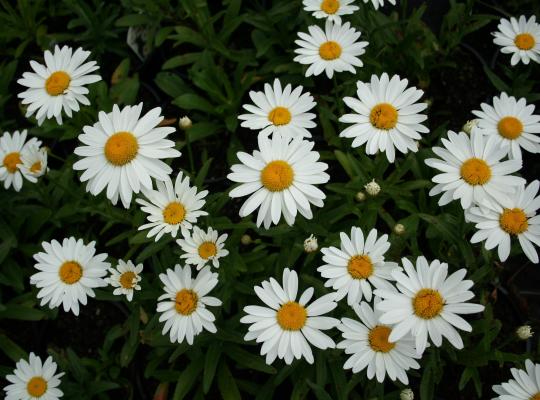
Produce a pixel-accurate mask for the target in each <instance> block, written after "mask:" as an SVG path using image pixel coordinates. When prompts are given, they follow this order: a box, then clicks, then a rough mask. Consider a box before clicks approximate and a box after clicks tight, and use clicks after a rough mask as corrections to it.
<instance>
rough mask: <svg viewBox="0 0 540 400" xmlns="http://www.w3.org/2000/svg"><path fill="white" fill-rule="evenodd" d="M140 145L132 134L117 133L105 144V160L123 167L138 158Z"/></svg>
mask: <svg viewBox="0 0 540 400" xmlns="http://www.w3.org/2000/svg"><path fill="white" fill-rule="evenodd" d="M138 151H139V143H138V142H137V138H136V137H135V136H134V135H133V133H131V132H116V133H115V134H113V135H111V136H110V137H109V139H107V142H106V143H105V158H106V159H107V160H108V161H109V162H110V163H111V164H113V165H116V166H119V167H121V166H122V165H125V164H127V163H128V162H130V161H131V160H133V159H134V158H135V157H136V156H137V152H138Z"/></svg>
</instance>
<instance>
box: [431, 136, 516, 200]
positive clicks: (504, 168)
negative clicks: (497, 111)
mask: <svg viewBox="0 0 540 400" xmlns="http://www.w3.org/2000/svg"><path fill="white" fill-rule="evenodd" d="M442 143H443V146H444V147H445V148H442V147H433V149H432V150H433V152H434V153H435V154H436V155H437V156H438V157H440V158H428V159H427V160H426V161H425V162H426V164H427V165H428V166H430V167H431V168H435V169H437V170H439V171H441V173H440V174H438V175H435V176H434V177H433V178H432V181H433V182H435V183H436V185H435V186H434V187H433V188H432V189H431V190H430V192H429V195H430V196H436V195H438V194H440V193H443V195H442V196H441V198H440V199H439V205H440V206H444V205H445V204H448V203H450V202H451V201H452V200H457V199H460V201H461V206H462V207H463V209H467V208H469V207H470V206H471V204H473V203H476V204H483V203H484V202H485V201H493V200H495V199H497V198H498V197H501V195H504V194H505V193H506V194H507V193H512V192H513V191H515V190H516V188H517V187H518V186H522V185H524V184H525V180H524V179H523V178H520V177H517V176H513V175H510V174H511V173H514V172H516V171H519V170H520V169H521V165H522V162H521V160H506V161H501V159H502V158H504V157H505V156H506V153H507V149H504V148H501V147H500V146H499V145H498V144H497V138H495V137H493V136H491V137H489V138H485V137H484V135H483V134H482V132H480V129H476V130H473V131H472V132H471V135H470V136H468V135H467V134H466V133H465V132H460V133H459V134H458V133H455V132H452V131H449V132H448V139H442Z"/></svg>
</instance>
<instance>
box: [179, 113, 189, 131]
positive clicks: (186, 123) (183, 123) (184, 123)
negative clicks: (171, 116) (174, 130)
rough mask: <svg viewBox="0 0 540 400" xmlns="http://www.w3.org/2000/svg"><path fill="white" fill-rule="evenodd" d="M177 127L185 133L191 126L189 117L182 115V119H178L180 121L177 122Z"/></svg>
mask: <svg viewBox="0 0 540 400" xmlns="http://www.w3.org/2000/svg"><path fill="white" fill-rule="evenodd" d="M178 126H180V129H182V130H184V131H186V130H188V129H189V128H191V127H192V126H193V123H192V122H191V120H190V119H189V117H187V116H185V115H184V116H183V117H182V118H180V121H178Z"/></svg>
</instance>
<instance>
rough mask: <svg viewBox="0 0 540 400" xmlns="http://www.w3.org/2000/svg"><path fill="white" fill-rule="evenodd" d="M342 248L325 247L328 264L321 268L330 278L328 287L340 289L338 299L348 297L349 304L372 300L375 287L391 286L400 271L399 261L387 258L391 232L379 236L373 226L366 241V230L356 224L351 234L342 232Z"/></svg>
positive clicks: (326, 276)
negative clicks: (363, 299) (385, 259)
mask: <svg viewBox="0 0 540 400" xmlns="http://www.w3.org/2000/svg"><path fill="white" fill-rule="evenodd" d="M339 235H340V238H341V243H340V247H341V248H340V249H338V248H337V247H325V248H323V249H321V251H322V253H323V254H324V255H323V261H324V262H325V263H326V264H325V265H323V266H320V267H319V268H317V271H319V272H320V273H321V276H322V277H323V278H326V279H327V281H326V283H325V285H324V286H326V287H332V288H333V289H334V290H336V300H341V299H342V298H344V297H345V296H347V304H349V305H350V306H352V305H353V304H359V303H360V301H361V300H362V297H365V299H366V300H367V301H371V295H372V289H371V286H372V285H373V286H374V287H375V288H381V289H391V288H392V284H391V283H390V282H388V280H393V278H392V271H394V270H399V269H400V268H399V267H398V265H397V263H394V262H388V261H386V262H385V261H384V254H385V253H386V252H387V251H388V249H389V248H390V243H389V242H388V235H382V236H381V237H380V238H378V239H377V230H376V229H372V230H371V231H370V232H369V234H368V236H367V238H365V240H364V233H363V232H362V229H360V228H358V227H353V228H352V229H351V236H350V237H349V236H347V234H345V233H343V232H341V233H340V234H339Z"/></svg>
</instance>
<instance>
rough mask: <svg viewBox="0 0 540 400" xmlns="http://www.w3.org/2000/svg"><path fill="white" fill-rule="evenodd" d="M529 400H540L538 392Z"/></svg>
mask: <svg viewBox="0 0 540 400" xmlns="http://www.w3.org/2000/svg"><path fill="white" fill-rule="evenodd" d="M529 400H540V392H538V393H536V394H535V395H533V396H531V398H530V399H529Z"/></svg>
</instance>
